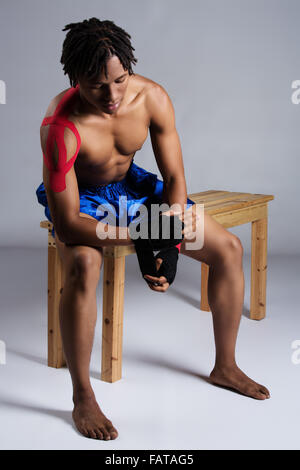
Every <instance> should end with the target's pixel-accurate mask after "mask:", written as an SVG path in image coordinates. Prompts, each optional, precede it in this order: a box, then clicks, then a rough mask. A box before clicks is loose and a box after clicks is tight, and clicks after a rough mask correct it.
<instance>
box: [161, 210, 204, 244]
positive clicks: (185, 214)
mask: <svg viewBox="0 0 300 470" xmlns="http://www.w3.org/2000/svg"><path fill="white" fill-rule="evenodd" d="M163 215H177V216H178V217H179V219H180V220H181V221H182V222H183V223H184V228H183V229H182V231H181V233H182V234H183V235H184V237H187V238H188V236H189V235H190V234H192V233H195V232H196V230H197V228H198V225H199V221H200V216H199V215H197V213H196V212H193V210H192V209H191V208H189V209H188V210H187V209H186V210H185V211H174V210H171V209H170V210H168V211H165V212H163Z"/></svg>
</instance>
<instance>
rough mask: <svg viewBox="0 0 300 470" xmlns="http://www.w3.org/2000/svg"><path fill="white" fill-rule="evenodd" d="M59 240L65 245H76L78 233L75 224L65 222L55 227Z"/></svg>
mask: <svg viewBox="0 0 300 470" xmlns="http://www.w3.org/2000/svg"><path fill="white" fill-rule="evenodd" d="M54 228H55V231H56V234H57V236H58V238H59V240H60V241H61V242H63V243H75V237H74V234H75V233H76V229H75V222H74V220H73V221H68V220H64V221H62V222H61V223H60V224H58V226H57V227H54Z"/></svg>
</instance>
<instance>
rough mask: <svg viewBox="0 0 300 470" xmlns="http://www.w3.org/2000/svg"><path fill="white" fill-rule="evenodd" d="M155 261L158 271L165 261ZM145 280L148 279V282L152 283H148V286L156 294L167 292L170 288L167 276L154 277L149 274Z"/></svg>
mask: <svg viewBox="0 0 300 470" xmlns="http://www.w3.org/2000/svg"><path fill="white" fill-rule="evenodd" d="M155 261H156V269H157V271H158V270H159V268H160V265H161V263H162V261H163V260H162V259H161V258H157V259H156V260H155ZM144 278H145V279H146V281H148V280H149V281H150V282H147V284H148V286H149V287H150V289H151V290H155V291H156V292H166V290H167V289H168V287H169V286H170V284H169V283H168V282H167V279H166V278H165V276H160V277H154V276H150V275H149V274H145V276H144ZM154 283H157V284H158V285H155V284H154Z"/></svg>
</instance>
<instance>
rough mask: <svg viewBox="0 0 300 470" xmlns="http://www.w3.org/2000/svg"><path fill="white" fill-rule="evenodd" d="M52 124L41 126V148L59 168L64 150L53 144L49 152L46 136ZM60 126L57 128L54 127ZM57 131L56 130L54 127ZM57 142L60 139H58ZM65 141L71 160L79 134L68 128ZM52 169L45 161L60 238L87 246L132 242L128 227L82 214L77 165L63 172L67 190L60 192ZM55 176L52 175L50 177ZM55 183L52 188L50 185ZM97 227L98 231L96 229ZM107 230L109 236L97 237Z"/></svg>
mask: <svg viewBox="0 0 300 470" xmlns="http://www.w3.org/2000/svg"><path fill="white" fill-rule="evenodd" d="M48 128H49V126H41V128H40V135H41V147H42V151H43V153H44V155H45V157H46V159H47V161H48V162H49V161H51V162H53V165H54V168H58V162H59V158H61V153H60V152H61V149H60V148H58V147H57V145H56V144H55V145H53V148H52V151H51V155H47V154H46V150H47V137H48V132H49V129H48ZM55 128H57V127H55ZM53 132H55V129H53ZM55 140H56V142H57V141H58V140H59V139H55ZM64 144H65V148H66V153H67V161H69V160H70V159H71V158H72V156H73V155H74V153H75V151H76V145H77V141H76V137H75V135H74V134H73V132H72V131H71V130H70V129H69V128H65V130H64ZM51 172H53V170H51V169H50V170H49V168H48V165H46V164H45V161H44V162H43V182H44V186H45V190H46V195H47V201H48V204H49V209H50V213H51V218H52V220H53V224H54V229H55V231H56V233H57V236H58V238H59V239H60V240H61V241H62V242H64V243H66V244H68V245H73V244H74V245H88V246H111V245H129V244H131V243H132V241H131V239H130V236H129V233H128V228H127V227H112V226H111V225H108V224H104V223H102V222H99V221H98V220H96V219H91V218H87V217H82V216H80V199H79V190H78V184H77V178H76V173H75V170H74V166H73V165H72V167H71V169H70V170H68V172H67V173H66V174H65V175H63V177H64V178H65V189H64V190H62V191H57V190H55V188H54V187H53V185H51V184H50V180H53V176H56V175H53V173H52V175H51ZM51 177H52V178H51ZM51 186H52V187H51ZM96 229H97V230H96ZM100 232H103V233H104V232H106V234H108V233H109V234H110V236H106V238H105V239H101V238H99V237H98V235H97V233H98V234H99V233H100Z"/></svg>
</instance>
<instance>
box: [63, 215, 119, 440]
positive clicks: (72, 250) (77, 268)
mask: <svg viewBox="0 0 300 470" xmlns="http://www.w3.org/2000/svg"><path fill="white" fill-rule="evenodd" d="M81 215H83V214H81ZM85 216H86V215H85ZM55 241H56V246H57V249H58V251H59V255H60V257H61V259H62V262H63V263H64V268H65V272H66V277H65V282H64V287H63V292H62V295H61V301H60V310H59V314H60V328H61V334H62V342H63V349H64V354H65V357H66V361H67V365H68V368H69V371H70V374H71V378H72V383H73V402H74V410H73V413H72V416H73V420H74V422H75V425H76V427H77V429H78V430H79V431H80V432H81V433H82V434H83V435H84V436H86V437H91V438H94V439H103V440H109V439H115V438H116V437H117V436H118V432H117V430H116V429H115V428H114V426H113V425H112V423H111V421H110V420H108V419H107V418H106V416H105V415H104V414H103V413H102V411H101V409H100V407H99V405H98V403H97V401H96V397H95V395H94V392H93V389H92V386H91V382H90V372H89V369H90V357H91V351H92V346H93V339H94V331H95V324H96V319H97V303H96V287H97V284H98V281H99V276H100V270H101V266H102V260H103V255H102V250H101V248H94V247H89V246H81V245H76V246H66V245H65V244H64V243H62V242H61V241H60V240H59V239H58V238H57V236H56V237H55Z"/></svg>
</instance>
